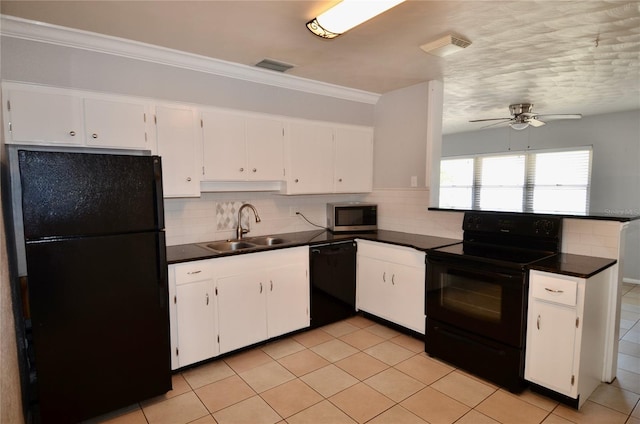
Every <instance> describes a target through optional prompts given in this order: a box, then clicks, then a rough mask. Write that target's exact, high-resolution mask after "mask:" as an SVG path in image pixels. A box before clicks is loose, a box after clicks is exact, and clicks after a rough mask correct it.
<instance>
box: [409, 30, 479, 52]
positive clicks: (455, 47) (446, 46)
mask: <svg viewBox="0 0 640 424" xmlns="http://www.w3.org/2000/svg"><path fill="white" fill-rule="evenodd" d="M470 45H471V41H467V40H464V39H462V38H460V37H456V36H454V35H451V34H448V35H445V36H444V37H442V38H438V39H437V40H435V41H431V42H429V43H426V44H423V45H421V46H420V48H421V49H422V50H424V51H425V52H426V53H429V54H432V55H434V56H439V57H445V56H448V55H450V54H453V53H456V52H459V51H460V50H463V49H466V48H467V47H469V46H470Z"/></svg>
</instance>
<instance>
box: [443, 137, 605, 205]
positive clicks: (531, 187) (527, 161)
mask: <svg viewBox="0 0 640 424" xmlns="http://www.w3.org/2000/svg"><path fill="white" fill-rule="evenodd" d="M583 151H587V152H588V159H587V163H586V166H587V176H586V179H587V182H586V184H584V185H582V184H573V185H572V184H556V185H555V186H556V187H565V188H569V189H570V188H571V187H574V188H578V189H581V190H582V189H584V190H585V192H586V196H585V204H584V210H577V209H574V210H569V211H547V210H544V211H543V210H535V209H534V193H535V190H536V188H541V187H553V186H551V185H541V184H538V185H536V184H535V179H536V172H535V170H536V169H535V168H536V159H537V155H539V154H549V153H564V152H575V153H578V152H583ZM519 155H524V169H523V172H524V182H523V185H522V202H521V207H520V209H518V210H514V209H508V208H507V209H488V208H484V209H482V208H481V207H480V203H481V199H480V194H481V190H482V187H483V185H482V160H483V159H485V158H498V157H501V156H519ZM446 160H471V161H472V166H473V170H472V171H473V181H472V183H471V196H472V198H471V209H472V210H504V211H510V212H528V213H553V212H564V213H587V212H588V211H589V204H590V201H591V173H592V163H593V146H579V147H570V148H554V149H540V150H524V151H508V152H500V153H480V154H473V155H459V156H446V157H442V158H441V159H440V163H441V169H442V162H443V161H446ZM441 172H442V171H441ZM458 187H468V186H466V185H465V186H456V185H443V183H442V181H441V182H440V187H439V189H440V192H442V189H443V188H445V189H447V188H458ZM491 187H494V186H491ZM495 187H498V186H495ZM513 187H515V186H513ZM439 206H440V207H443V206H442V197H441V195H440V196H439ZM444 207H451V208H453V209H456V208H460V209H467V208H466V207H460V206H444Z"/></svg>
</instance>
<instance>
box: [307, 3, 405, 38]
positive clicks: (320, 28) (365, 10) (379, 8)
mask: <svg viewBox="0 0 640 424" xmlns="http://www.w3.org/2000/svg"><path fill="white" fill-rule="evenodd" d="M403 1H405V0H342V1H341V2H340V3H338V4H336V5H335V6H333V7H332V8H331V9H329V10H327V11H326V12H324V13H322V14H320V15H318V16H317V17H316V18H314V19H312V20H310V21H309V22H307V28H309V31H311V32H313V33H314V34H315V35H317V36H319V37H322V38H335V37H337V36H339V35H340V34H343V33H345V32H347V31H349V30H350V29H351V28H353V27H355V26H358V25H360V24H361V23H363V22H366V21H368V20H369V19H371V18H373V17H374V16H377V15H379V14H381V13H383V12H386V11H387V10H389V9H391V8H392V7H394V6H397V5H399V4H400V3H402V2H403Z"/></svg>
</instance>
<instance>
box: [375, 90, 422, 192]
mask: <svg viewBox="0 0 640 424" xmlns="http://www.w3.org/2000/svg"><path fill="white" fill-rule="evenodd" d="M428 98H429V87H428V83H426V82H425V83H422V84H417V85H413V86H410V87H406V88H402V89H400V90H395V91H391V92H389V93H385V94H383V95H382V96H381V97H380V99H379V100H378V103H377V104H376V108H375V135H374V140H375V142H374V161H373V169H374V174H373V186H374V187H376V188H406V187H411V177H416V179H417V184H416V185H415V187H425V174H426V154H427V100H428Z"/></svg>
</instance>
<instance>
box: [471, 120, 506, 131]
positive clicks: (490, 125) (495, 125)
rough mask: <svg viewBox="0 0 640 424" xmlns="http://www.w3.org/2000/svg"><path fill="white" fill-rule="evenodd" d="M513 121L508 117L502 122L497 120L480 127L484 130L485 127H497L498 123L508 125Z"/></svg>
mask: <svg viewBox="0 0 640 424" xmlns="http://www.w3.org/2000/svg"><path fill="white" fill-rule="evenodd" d="M485 121H495V119H485ZM511 121H512V120H511V119H506V120H503V121H502V122H496V123H494V124H489V125H485V126H484V127H480V128H478V129H480V130H484V129H485V128H491V127H497V126H498V125H507V124H508V123H509V122H511Z"/></svg>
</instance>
